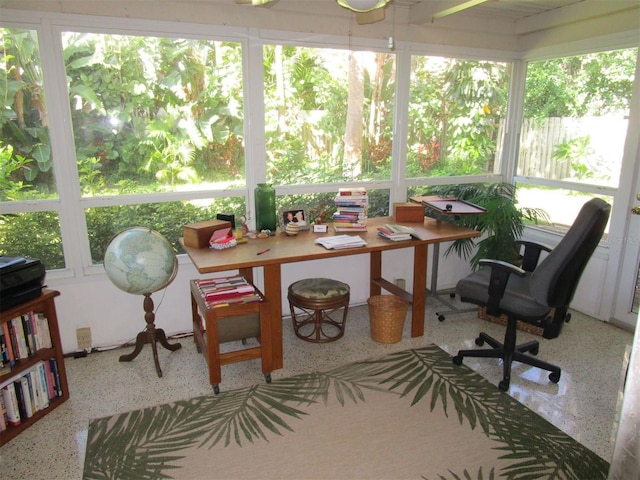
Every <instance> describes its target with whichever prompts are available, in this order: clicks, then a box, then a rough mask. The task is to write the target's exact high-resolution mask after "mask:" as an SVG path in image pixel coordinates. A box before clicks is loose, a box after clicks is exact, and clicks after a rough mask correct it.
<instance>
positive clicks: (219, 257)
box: [180, 217, 480, 370]
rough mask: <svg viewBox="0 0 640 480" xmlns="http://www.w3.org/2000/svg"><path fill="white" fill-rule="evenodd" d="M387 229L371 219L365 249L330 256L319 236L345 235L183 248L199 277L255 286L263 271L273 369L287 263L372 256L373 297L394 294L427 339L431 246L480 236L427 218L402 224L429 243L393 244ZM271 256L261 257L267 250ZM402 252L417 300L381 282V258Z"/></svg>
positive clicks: (414, 331) (278, 354)
mask: <svg viewBox="0 0 640 480" xmlns="http://www.w3.org/2000/svg"><path fill="white" fill-rule="evenodd" d="M385 223H395V222H394V219H393V218H392V217H379V218H370V219H369V220H368V222H367V225H368V229H367V231H366V232H358V235H360V236H361V237H362V238H363V239H364V240H365V241H366V242H367V245H366V246H365V247H358V248H350V249H344V250H327V249H325V248H324V247H322V246H320V245H317V244H315V243H314V240H315V239H316V238H319V237H320V236H329V235H342V233H334V232H332V231H330V232H329V233H326V234H325V233H313V232H312V231H311V230H305V231H301V232H300V233H299V234H298V235H297V236H294V237H289V236H286V235H284V234H282V233H278V234H277V235H275V236H273V237H270V238H267V239H256V240H249V242H247V243H244V244H240V245H238V246H237V247H233V248H228V249H225V250H212V249H207V248H203V249H197V248H190V247H185V246H184V244H183V242H182V239H181V240H180V243H181V244H182V246H183V247H184V250H185V251H186V252H187V254H188V255H189V258H190V259H191V261H192V262H193V264H194V265H195V267H196V269H197V270H198V272H199V273H201V274H205V273H216V272H224V271H228V270H236V269H237V270H238V271H239V272H240V274H242V275H244V276H245V277H246V278H247V279H248V280H249V281H250V282H253V268H255V267H263V268H264V279H265V281H264V284H265V285H264V294H265V297H266V298H267V300H268V301H269V303H270V305H271V321H272V328H271V334H272V342H271V345H272V352H273V369H274V370H277V369H279V368H282V278H281V266H282V264H284V263H295V262H303V261H307V260H322V259H324V258H333V257H345V256H350V255H361V254H369V257H370V260H369V265H370V271H369V277H370V295H371V296H373V295H380V293H381V291H382V289H383V288H384V289H385V290H387V291H388V292H390V293H393V294H395V295H398V296H401V297H403V298H405V299H406V300H408V301H409V302H410V303H411V336H412V337H420V336H422V335H424V310H425V306H426V294H427V249H428V246H429V244H438V243H440V242H448V241H453V240H458V239H460V238H472V237H477V236H479V235H480V232H477V231H475V230H470V229H467V228H462V227H458V226H455V225H451V224H449V223H446V222H440V221H437V220H434V219H431V218H425V220H424V222H423V224H420V223H418V224H413V223H409V222H403V225H408V226H411V225H414V226H424V227H425V228H426V229H427V230H428V231H429V232H430V233H431V234H432V235H429V236H427V237H426V238H425V240H415V239H413V240H406V241H402V242H393V241H390V240H387V239H385V238H382V237H380V236H379V235H378V231H377V227H378V226H380V225H384V224H385ZM329 229H330V230H332V229H331V227H330V228H329ZM267 248H268V249H269V251H268V252H266V253H264V254H262V255H258V252H260V251H263V250H265V249H267ZM401 248H413V290H412V291H413V295H412V294H411V293H409V292H406V291H405V290H402V289H401V288H399V287H397V286H396V285H395V284H393V283H392V282H389V281H387V280H385V279H384V278H383V277H382V252H384V251H387V250H397V249H401Z"/></svg>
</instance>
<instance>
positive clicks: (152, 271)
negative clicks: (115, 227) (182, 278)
mask: <svg viewBox="0 0 640 480" xmlns="http://www.w3.org/2000/svg"><path fill="white" fill-rule="evenodd" d="M104 269H105V271H106V273H107V276H108V277H109V279H110V280H111V282H112V283H113V284H114V285H115V286H116V287H118V288H119V289H120V290H124V291H125V292H127V293H131V294H135V295H147V294H151V293H153V292H156V291H158V290H161V289H163V288H165V287H166V286H167V285H169V284H170V283H171V282H172V281H173V279H174V278H175V276H176V273H178V259H177V258H176V255H175V252H174V250H173V247H172V245H171V243H169V241H168V240H167V239H166V238H165V237H164V236H163V235H162V234H160V233H158V232H156V231H154V230H151V229H149V228H145V227H132V228H129V229H127V230H124V231H123V232H121V233H119V234H117V235H116V236H115V237H113V239H112V240H111V241H110V242H109V245H108V246H107V250H106V252H105V254H104Z"/></svg>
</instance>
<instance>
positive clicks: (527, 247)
mask: <svg viewBox="0 0 640 480" xmlns="http://www.w3.org/2000/svg"><path fill="white" fill-rule="evenodd" d="M515 243H516V245H517V246H523V247H524V252H523V253H522V255H520V258H521V259H522V268H523V269H524V270H525V271H527V272H533V271H534V270H535V269H536V266H537V265H538V261H539V260H540V254H541V253H542V252H543V251H544V252H547V253H548V252H550V251H551V250H553V249H552V248H551V247H550V246H548V245H544V244H542V243H538V242H531V241H529V240H516V242H515Z"/></svg>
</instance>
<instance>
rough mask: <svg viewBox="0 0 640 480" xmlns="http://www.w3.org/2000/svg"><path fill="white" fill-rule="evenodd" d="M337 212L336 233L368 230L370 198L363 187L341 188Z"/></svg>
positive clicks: (334, 218)
mask: <svg viewBox="0 0 640 480" xmlns="http://www.w3.org/2000/svg"><path fill="white" fill-rule="evenodd" d="M335 205H336V212H335V213H334V214H333V228H334V229H335V231H336V232H352V231H362V230H366V229H367V207H368V205H369V198H368V197H367V191H366V190H365V189H364V188H363V187H354V188H341V189H339V190H338V194H337V195H336V198H335Z"/></svg>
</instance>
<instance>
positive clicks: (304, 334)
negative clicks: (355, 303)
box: [287, 278, 350, 343]
mask: <svg viewBox="0 0 640 480" xmlns="http://www.w3.org/2000/svg"><path fill="white" fill-rule="evenodd" d="M287 298H288V299H289V307H290V308H291V320H292V321H293V330H294V331H295V332H296V335H297V336H298V338H300V339H302V340H305V341H307V342H312V343H327V342H333V341H334V340H337V339H339V338H340V337H342V335H344V327H345V323H346V321H347V313H348V310H349V298H350V290H349V285H347V284H346V283H342V282H339V281H337V280H331V279H329V278H307V279H304V280H298V281H297V282H294V283H292V284H291V285H290V286H289V294H288V296H287ZM295 308H298V309H299V310H301V312H300V313H298V314H296V312H295ZM341 308H342V309H343V311H342V318H339V315H338V310H340V309H341ZM334 316H338V319H336V318H334Z"/></svg>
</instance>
